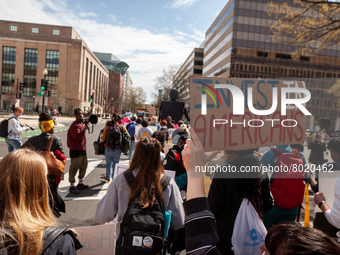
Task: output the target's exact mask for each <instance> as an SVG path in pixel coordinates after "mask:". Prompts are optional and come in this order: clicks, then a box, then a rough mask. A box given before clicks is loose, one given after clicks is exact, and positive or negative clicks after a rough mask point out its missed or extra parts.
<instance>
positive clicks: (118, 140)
mask: <svg viewBox="0 0 340 255" xmlns="http://www.w3.org/2000/svg"><path fill="white" fill-rule="evenodd" d="M106 146H107V147H109V148H111V149H117V148H121V147H122V132H121V131H120V128H119V125H114V126H110V129H109V132H108V133H107V138H106Z"/></svg>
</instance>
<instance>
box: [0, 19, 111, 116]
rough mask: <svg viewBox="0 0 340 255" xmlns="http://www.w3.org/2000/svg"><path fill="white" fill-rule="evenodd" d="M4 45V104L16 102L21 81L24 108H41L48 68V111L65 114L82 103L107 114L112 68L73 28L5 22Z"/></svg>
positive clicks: (0, 73)
mask: <svg viewBox="0 0 340 255" xmlns="http://www.w3.org/2000/svg"><path fill="white" fill-rule="evenodd" d="M0 46H1V48H0V49H1V50H0V59H1V61H0V77H1V104H0V108H2V109H8V108H11V107H12V106H13V105H15V103H16V92H18V91H17V90H18V89H20V86H17V84H18V85H19V84H20V83H23V91H21V92H22V94H23V98H22V99H20V106H21V107H23V108H24V109H25V110H27V111H31V110H34V109H35V108H39V111H41V110H42V107H41V106H42V102H43V96H40V94H41V93H40V92H41V80H42V79H44V75H43V71H44V69H46V70H47V71H48V74H47V75H46V77H45V78H46V80H47V81H48V83H49V88H50V90H51V92H50V93H51V96H50V97H48V95H47V92H46V91H45V105H46V109H48V108H50V109H61V112H62V113H63V114H66V115H72V114H73V109H74V108H78V107H79V108H81V109H83V110H84V112H90V111H91V110H92V111H93V112H96V113H103V110H104V105H105V104H104V102H105V100H106V97H107V91H108V81H109V71H108V70H107V69H106V68H105V66H104V65H103V64H102V63H101V62H100V61H99V60H98V58H97V57H96V56H95V55H94V54H93V52H92V51H91V50H90V49H89V47H88V46H87V44H86V43H85V42H84V40H83V39H82V38H81V37H80V35H79V34H78V33H77V32H76V31H75V29H74V28H72V27H65V26H55V25H43V24H33V23H24V22H16V21H0ZM91 96H92V97H93V104H92V106H91V102H90V100H91Z"/></svg>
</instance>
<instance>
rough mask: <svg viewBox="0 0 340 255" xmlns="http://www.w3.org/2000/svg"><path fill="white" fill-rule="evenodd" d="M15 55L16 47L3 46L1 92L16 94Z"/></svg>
mask: <svg viewBox="0 0 340 255" xmlns="http://www.w3.org/2000/svg"><path fill="white" fill-rule="evenodd" d="M15 56H16V48H15V47H6V46H4V47H3V48H2V76H1V94H11V95H13V94H14V90H15V88H14V86H15V84H14V78H15Z"/></svg>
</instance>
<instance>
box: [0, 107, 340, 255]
mask: <svg viewBox="0 0 340 255" xmlns="http://www.w3.org/2000/svg"><path fill="white" fill-rule="evenodd" d="M21 113H22V111H21V109H20V107H19V108H16V109H15V111H14V114H13V116H11V119H10V121H9V131H10V133H11V134H13V135H14V136H13V135H12V136H10V137H9V138H6V143H7V144H8V150H9V152H10V153H9V154H8V155H7V156H5V157H4V158H3V159H2V160H1V161H0V185H1V187H2V188H1V189H0V224H1V231H0V254H1V255H2V254H20V255H21V254H76V250H77V249H79V248H81V244H80V243H79V241H78V239H77V238H76V234H75V233H74V232H72V231H71V230H69V229H63V230H62V231H61V232H60V234H59V235H57V236H56V238H55V239H53V241H51V243H49V245H48V246H47V247H46V242H47V241H46V240H48V238H46V236H48V231H49V230H50V231H51V228H53V227H55V226H57V225H58V223H57V219H56V218H57V217H60V216H61V214H60V213H61V212H64V213H65V204H64V201H62V198H61V197H60V196H59V194H58V184H59V182H60V180H61V176H57V175H53V174H51V173H50V170H49V166H48V165H47V164H46V162H45V159H44V157H43V156H41V155H42V152H45V151H46V148H47V147H48V144H49V141H51V145H50V151H51V152H52V154H53V155H54V156H55V157H56V158H57V159H58V160H60V161H63V162H65V160H66V156H65V153H64V148H63V145H62V143H61V139H60V138H59V137H57V136H55V135H54V124H53V118H52V116H51V115H50V114H48V113H42V114H40V116H39V128H40V130H41V131H42V133H41V134H40V135H37V136H34V137H31V138H30V139H28V140H27V142H26V143H24V144H23V145H22V144H21V140H20V133H21V132H23V131H25V130H26V128H20V127H19V124H18V123H19V120H18V118H19V117H20V115H21ZM74 113H75V117H76V120H75V121H74V122H73V123H72V125H71V126H70V128H69V131H68V135H67V147H68V148H69V150H70V158H71V166H70V169H69V172H70V174H69V176H70V177H69V182H70V189H69V191H70V192H71V193H75V194H79V193H80V192H81V190H82V189H87V188H88V187H89V186H88V185H86V184H84V182H83V178H84V176H85V173H86V169H87V155H86V150H87V148H86V132H85V131H86V130H87V129H88V123H86V122H84V121H83V112H82V110H81V109H76V110H75V112H74ZM124 124H125V125H124ZM138 126H140V127H138ZM153 127H154V128H153ZM137 130H138V131H137ZM100 135H101V140H102V142H104V146H105V160H106V173H105V174H104V176H103V178H104V180H106V181H107V182H110V184H109V187H108V190H107V193H106V195H105V196H104V197H103V198H102V199H101V200H100V201H99V203H98V205H97V209H96V214H95V215H94V217H95V219H96V220H97V221H98V223H107V222H110V221H113V220H114V219H116V221H117V235H118V237H119V236H120V237H122V236H121V235H122V233H121V231H122V229H123V230H124V231H125V229H124V228H121V227H120V226H121V225H122V226H125V225H123V223H124V224H126V221H127V219H126V218H127V216H126V212H127V211H128V210H129V209H130V205H131V204H133V202H134V201H135V200H136V199H138V203H139V206H141V208H151V209H153V208H154V207H155V205H159V208H161V211H162V212H163V213H165V212H167V211H171V221H170V230H169V233H168V236H167V238H168V244H167V246H166V247H164V251H167V253H169V254H184V252H186V253H187V254H241V253H237V252H236V250H237V249H238V248H237V247H236V246H237V244H236V243H235V241H234V237H235V233H240V231H241V230H242V229H241V228H245V227H244V226H242V227H241V226H235V224H237V222H239V220H238V217H239V215H240V210H241V208H242V206H243V201H247V204H248V205H247V206H250V207H249V208H253V209H254V214H253V216H252V217H253V218H252V219H255V221H256V223H257V224H260V225H262V226H263V231H262V232H263V233H264V236H263V240H261V238H260V236H261V233H260V232H261V231H258V232H256V230H255V229H251V230H250V237H251V240H253V241H254V245H244V246H254V247H251V249H252V252H250V253H249V252H248V253H242V254H266V255H268V254H271V255H275V254H278V255H281V254H283V255H286V254H287V255H288V254H340V245H339V243H338V242H337V240H336V239H335V237H336V233H337V232H338V231H339V228H340V179H337V180H336V183H335V193H334V204H333V206H332V207H330V206H329V205H328V204H327V201H326V199H328V198H327V197H325V196H324V194H323V193H322V190H319V185H318V183H319V178H318V177H319V176H312V175H310V173H308V171H306V173H304V174H303V176H300V177H301V178H299V179H297V178H295V179H293V181H292V182H291V183H288V181H287V182H286V185H288V186H289V185H291V186H292V185H293V186H294V187H295V189H294V192H295V193H294V192H293V193H289V192H288V191H287V190H285V189H284V185H281V184H282V183H278V177H277V176H276V174H275V175H272V176H271V177H269V176H268V174H267V173H261V172H258V173H255V172H254V173H251V174H248V175H247V176H246V178H241V177H240V176H234V177H231V176H228V175H226V174H225V173H223V174H222V173H215V174H214V175H213V176H211V185H210V188H209V192H208V194H206V193H205V192H206V191H205V181H206V180H207V179H209V178H207V177H205V176H204V173H203V172H199V171H198V172H197V171H196V168H195V166H204V165H206V164H207V163H208V162H210V161H211V160H212V158H213V157H215V156H216V155H217V154H219V153H221V152H220V151H214V152H211V153H210V154H207V153H205V152H204V150H203V146H202V144H201V142H200V140H199V139H198V137H197V135H196V133H195V132H194V130H192V129H190V128H189V125H187V124H185V123H184V122H183V121H179V122H178V123H173V121H172V118H171V116H168V117H167V118H166V120H158V118H157V117H156V116H152V117H151V118H149V119H140V118H138V119H137V118H136V117H134V116H133V117H131V119H123V118H122V117H121V116H119V115H113V116H112V119H111V121H109V122H107V123H106V125H105V127H104V129H103V130H102V131H101V133H100ZM124 135H126V136H129V137H130V139H131V143H130V148H129V150H128V152H127V154H128V156H129V160H130V161H129V168H128V170H126V174H125V173H124V174H120V175H118V176H117V177H116V178H114V179H113V176H114V170H115V165H116V164H117V163H119V159H120V157H121V154H122V147H123V142H122V136H124ZM321 139H322V137H321V136H320V137H319V136H316V137H315V140H313V142H312V143H311V144H310V145H309V146H308V148H309V149H311V150H312V153H311V157H310V159H309V162H310V163H311V164H315V165H316V166H319V165H322V164H324V163H325V162H324V158H323V156H322V157H321V152H322V153H324V152H325V151H326V149H328V150H329V151H330V155H331V158H332V160H333V162H331V163H328V166H330V165H331V166H332V168H333V170H340V138H332V139H330V140H329V141H328V144H327V145H326V144H325V143H324V142H323V141H321ZM14 140H15V141H14ZM167 144H169V146H170V148H168V149H167V150H165V149H166V145H167ZM259 152H260V153H259ZM259 152H258V151H257V149H249V150H240V151H226V152H225V153H224V154H225V155H224V156H226V157H225V158H224V159H226V160H225V164H223V166H226V167H228V166H229V167H235V168H236V169H240V168H241V166H249V167H251V166H254V167H257V168H258V169H261V167H262V166H272V167H275V166H277V165H278V164H283V163H286V162H288V161H286V160H287V155H288V156H289V160H290V161H289V162H290V163H291V164H293V163H292V162H294V163H298V164H301V165H303V166H304V167H305V166H306V165H307V164H306V160H305V158H304V156H303V154H302V152H303V146H302V147H301V146H300V145H285V146H276V147H275V148H274V147H273V148H270V147H268V148H266V149H262V150H259ZM78 170H79V176H78V177H79V183H78V185H77V186H75V185H74V184H75V175H76V174H77V172H78ZM164 170H170V171H174V172H175V178H174V179H172V178H171V179H170V178H169V179H168V180H167V181H166V178H164V177H165V176H166V174H165V172H164ZM275 176H276V177H275ZM243 177H244V176H243ZM129 178H130V179H129ZM275 178H276V179H275ZM309 184H310V185H311V188H312V189H313V191H315V192H316V193H315V195H314V201H315V204H316V205H317V206H318V207H319V208H320V210H321V211H322V213H321V215H322V216H323V222H324V223H322V224H320V223H319V224H318V223H315V226H319V225H322V226H326V224H325V222H327V224H328V225H330V226H331V227H332V229H331V231H329V230H330V228H327V229H323V228H319V229H316V228H318V227H316V228H310V227H303V226H301V224H300V223H299V222H296V219H297V215H298V211H299V208H300V204H301V202H302V200H301V197H302V198H303V196H304V187H305V185H309ZM280 185H281V186H280ZM277 187H278V188H277ZM302 189H303V190H302ZM287 192H288V193H287ZM290 192H292V191H290ZM282 193H286V194H283V195H282ZM279 194H281V195H279ZM287 194H289V196H291V198H292V201H295V202H296V201H298V203H297V204H294V203H293V202H292V201H290V202H287V201H286V200H285V199H286V197H287V196H288V195H287ZM300 200H301V201H300ZM158 201H160V203H158ZM282 205H283V206H282ZM247 208H248V207H247ZM151 209H150V210H151ZM56 229H58V228H56ZM254 231H255V232H254ZM267 231H268V232H267ZM339 233H340V232H339ZM123 237H124V236H123ZM134 238H135V237H134ZM147 238H148V239H147V240H148V241H150V238H151V237H149V236H148V237H147ZM237 238H240V239H241V238H243V236H238V237H237ZM119 240H120V242H121V243H120V244H121V246H123V244H124V239H123V240H121V239H119ZM138 240H139V239H138V236H137V239H134V241H133V244H135V245H134V246H139V244H138ZM151 240H153V239H152V238H151ZM255 240H258V241H256V242H255ZM126 241H127V240H126ZM143 244H145V242H144V241H143ZM243 248H244V247H243ZM248 248H249V247H247V249H248ZM141 249H142V248H141ZM143 249H144V250H143V252H145V251H148V250H150V246H147V245H146V247H144V246H143ZM151 250H152V243H151ZM162 251H163V250H162ZM164 251H163V252H164ZM143 254H146V253H143ZM150 254H153V253H152V252H151V253H150ZM164 254H165V253H164Z"/></svg>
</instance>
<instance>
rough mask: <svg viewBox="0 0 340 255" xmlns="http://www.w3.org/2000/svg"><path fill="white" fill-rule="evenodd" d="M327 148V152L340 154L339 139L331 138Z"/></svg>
mask: <svg viewBox="0 0 340 255" xmlns="http://www.w3.org/2000/svg"><path fill="white" fill-rule="evenodd" d="M327 148H328V149H329V150H333V151H335V152H337V153H340V138H339V137H333V138H331V139H330V140H329V141H328V145H327Z"/></svg>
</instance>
